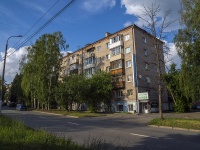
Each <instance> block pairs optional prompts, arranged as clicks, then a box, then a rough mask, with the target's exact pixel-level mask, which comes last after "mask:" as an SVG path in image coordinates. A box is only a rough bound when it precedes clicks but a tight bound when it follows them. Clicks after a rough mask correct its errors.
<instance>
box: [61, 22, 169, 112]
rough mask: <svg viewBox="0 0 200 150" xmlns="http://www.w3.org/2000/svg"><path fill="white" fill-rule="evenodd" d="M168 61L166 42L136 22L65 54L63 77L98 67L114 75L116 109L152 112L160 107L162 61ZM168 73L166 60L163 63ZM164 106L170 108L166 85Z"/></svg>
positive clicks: (97, 68) (163, 96)
mask: <svg viewBox="0 0 200 150" xmlns="http://www.w3.org/2000/svg"><path fill="white" fill-rule="evenodd" d="M158 46H159V52H160V60H161V62H164V55H163V42H162V41H160V40H158V39H156V41H155V38H153V37H152V36H151V35H150V34H149V33H147V32H146V31H145V30H143V29H141V28H139V27H138V26H136V25H131V26H128V27H126V28H124V29H122V30H119V31H117V32H115V33H113V34H110V33H108V32H106V34H105V37H104V38H102V39H100V40H98V41H96V42H93V43H91V44H87V45H86V46H85V47H83V48H80V49H78V50H77V51H75V52H73V53H67V55H66V56H65V57H64V58H63V63H62V68H63V70H62V73H61V77H63V76H66V75H70V74H71V73H76V74H81V73H85V74H86V75H87V76H88V77H90V76H92V74H94V73H95V72H96V71H97V70H103V71H107V72H110V73H111V75H112V84H113V87H114V88H113V94H114V97H113V99H112V111H114V112H133V113H136V112H137V113H148V112H149V111H150V109H151V111H152V112H155V111H158V92H157V91H158V83H157V81H158V67H157V66H158V65H157V64H158V63H157V61H156V48H157V47H158ZM160 65H161V67H160V68H161V72H162V73H165V65H164V63H160ZM162 99H163V110H168V109H169V107H168V99H167V91H166V88H165V86H164V84H163V88H162Z"/></svg>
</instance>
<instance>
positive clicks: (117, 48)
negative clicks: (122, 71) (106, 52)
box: [111, 46, 122, 56]
mask: <svg viewBox="0 0 200 150" xmlns="http://www.w3.org/2000/svg"><path fill="white" fill-rule="evenodd" d="M121 53H122V49H121V46H118V47H115V48H113V49H111V56H115V55H118V54H121Z"/></svg>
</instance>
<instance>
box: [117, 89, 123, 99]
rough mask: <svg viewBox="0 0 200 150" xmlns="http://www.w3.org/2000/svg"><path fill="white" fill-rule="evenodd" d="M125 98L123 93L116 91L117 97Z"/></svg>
mask: <svg viewBox="0 0 200 150" xmlns="http://www.w3.org/2000/svg"><path fill="white" fill-rule="evenodd" d="M122 96H123V91H122V90H119V91H115V97H122Z"/></svg>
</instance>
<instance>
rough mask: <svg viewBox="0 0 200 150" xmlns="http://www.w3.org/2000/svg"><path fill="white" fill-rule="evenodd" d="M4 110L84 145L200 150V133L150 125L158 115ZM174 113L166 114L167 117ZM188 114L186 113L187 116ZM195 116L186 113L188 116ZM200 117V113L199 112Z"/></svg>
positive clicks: (137, 148) (10, 114) (135, 148)
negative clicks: (84, 115)
mask: <svg viewBox="0 0 200 150" xmlns="http://www.w3.org/2000/svg"><path fill="white" fill-rule="evenodd" d="M2 113H3V114H4V115H7V116H9V117H11V118H17V119H20V120H22V121H23V122H24V123H25V124H26V125H28V126H30V127H32V128H35V129H43V130H46V131H48V132H50V133H53V134H56V135H57V136H61V137H65V138H71V139H72V141H75V142H77V143H80V144H83V143H85V144H87V143H88V142H91V141H93V142H94V141H95V140H96V141H98V140H102V141H105V142H107V143H109V145H110V147H115V146H121V147H124V148H125V149H133V150H199V149H200V132H191V131H184V130H175V129H174V130H172V129H164V128H154V127H148V126H146V123H147V122H148V121H150V120H151V119H153V118H155V117H158V114H147V115H145V114H142V115H135V114H111V115H108V116H104V117H88V118H73V117H66V116H62V115H53V114H46V113H41V112H35V111H16V110H14V109H10V108H6V107H3V108H2ZM167 115H168V116H174V115H173V114H165V116H167ZM183 117H184V116H183ZM188 117H191V116H189V115H185V118H188ZM196 117H197V118H198V117H200V113H198V114H196Z"/></svg>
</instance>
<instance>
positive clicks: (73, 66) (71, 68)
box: [69, 64, 79, 71]
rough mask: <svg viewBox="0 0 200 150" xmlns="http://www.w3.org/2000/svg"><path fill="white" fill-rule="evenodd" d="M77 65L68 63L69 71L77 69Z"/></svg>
mask: <svg viewBox="0 0 200 150" xmlns="http://www.w3.org/2000/svg"><path fill="white" fill-rule="evenodd" d="M78 67H79V65H78V64H72V65H70V69H69V70H70V71H71V70H75V69H78Z"/></svg>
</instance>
